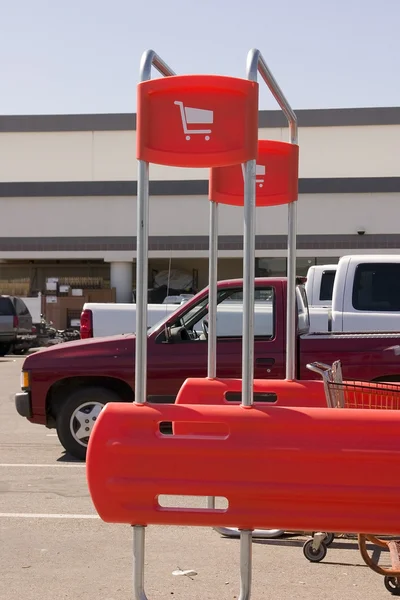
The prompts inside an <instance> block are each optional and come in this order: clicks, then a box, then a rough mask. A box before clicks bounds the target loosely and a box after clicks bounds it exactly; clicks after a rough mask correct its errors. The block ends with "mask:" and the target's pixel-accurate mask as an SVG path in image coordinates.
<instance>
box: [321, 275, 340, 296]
mask: <svg viewBox="0 0 400 600" xmlns="http://www.w3.org/2000/svg"><path fill="white" fill-rule="evenodd" d="M335 277H336V271H324V272H323V273H322V276H321V288H320V290H319V299H320V300H332V295H333V284H334V283H335Z"/></svg>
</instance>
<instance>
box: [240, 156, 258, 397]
mask: <svg viewBox="0 0 400 600" xmlns="http://www.w3.org/2000/svg"><path fill="white" fill-rule="evenodd" d="M255 207H256V161H255V160H249V161H247V162H246V163H245V169H244V232H243V337H242V344H243V346H242V348H243V349H242V405H243V406H251V405H252V404H253V381H254V276H255V265H254V261H255V258H254V256H255V219H254V214H255Z"/></svg>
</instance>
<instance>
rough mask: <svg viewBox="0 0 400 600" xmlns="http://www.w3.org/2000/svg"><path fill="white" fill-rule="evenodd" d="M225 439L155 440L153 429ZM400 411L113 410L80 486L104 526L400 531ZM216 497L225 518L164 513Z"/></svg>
mask: <svg viewBox="0 0 400 600" xmlns="http://www.w3.org/2000/svg"><path fill="white" fill-rule="evenodd" d="M163 421H164V422H165V421H169V422H171V421H172V422H175V423H184V422H193V423H197V424H199V423H219V424H220V425H221V427H223V428H224V429H225V430H226V431H227V432H228V433H227V434H226V435H224V436H215V435H214V436H206V435H202V436H196V435H193V436H190V435H188V436H175V435H162V434H160V432H159V423H160V422H163ZM399 468H400V411H379V410H365V411H364V410H336V409H329V408H287V407H277V406H275V407H267V406H255V407H252V408H243V407H242V406H236V405H235V406H208V405H201V406H200V405H191V406H185V405H160V406H154V405H148V404H146V405H135V404H125V403H109V404H107V405H106V407H105V408H104V409H103V411H102V412H101V413H100V416H99V419H98V421H97V422H96V425H95V427H94V429H93V432H92V435H91V437H90V442H89V448H88V456H87V478H88V484H89V489H90V493H91V496H92V500H93V502H94V505H95V507H96V510H97V512H98V513H99V515H100V517H101V518H102V519H103V520H104V521H107V522H115V523H129V524H138V525H147V524H161V525H194V526H197V525H200V526H206V527H212V526H226V527H240V528H245V529H246V528H250V529H252V528H256V527H257V528H264V529H269V528H271V527H273V528H279V529H285V530H293V531H303V530H305V531H335V532H347V531H353V532H379V533H382V534H400V510H399V501H400V482H399V481H398V479H397V476H396V475H397V473H398V471H399ZM160 494H166V495H191V496H215V497H217V496H223V497H226V498H227V499H228V502H229V507H228V508H227V509H226V510H221V509H219V510H215V509H214V510H208V509H198V508H180V507H179V508H165V507H160V506H159V504H158V501H157V497H158V495H160Z"/></svg>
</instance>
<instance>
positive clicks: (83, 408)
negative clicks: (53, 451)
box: [69, 402, 104, 447]
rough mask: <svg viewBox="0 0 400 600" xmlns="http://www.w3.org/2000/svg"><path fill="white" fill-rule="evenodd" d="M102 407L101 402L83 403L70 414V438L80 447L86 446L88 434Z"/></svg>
mask: <svg viewBox="0 0 400 600" xmlns="http://www.w3.org/2000/svg"><path fill="white" fill-rule="evenodd" d="M103 407H104V404H101V402H85V403H84V404H81V405H80V406H78V408H76V409H75V410H74V412H73V413H72V415H71V419H70V422H69V428H70V431H71V435H72V437H73V438H74V440H75V441H76V442H77V443H78V444H79V445H80V446H84V447H86V446H87V445H88V442H89V437H90V434H91V433H92V429H93V427H94V424H95V422H96V421H97V417H98V416H99V414H100V412H101V410H102V409H103Z"/></svg>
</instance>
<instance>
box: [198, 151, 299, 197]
mask: <svg viewBox="0 0 400 600" xmlns="http://www.w3.org/2000/svg"><path fill="white" fill-rule="evenodd" d="M298 163H299V147H298V146H297V145H296V144H289V143H287V142H276V141H272V140H260V141H259V142H258V154H257V165H256V206H276V205H278V204H288V203H289V202H294V201H295V200H297V193H298ZM209 198H210V200H213V201H214V202H219V203H221V204H231V205H234V206H243V202H244V165H243V164H240V165H234V166H229V167H217V168H213V169H211V177H210V185H209Z"/></svg>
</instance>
